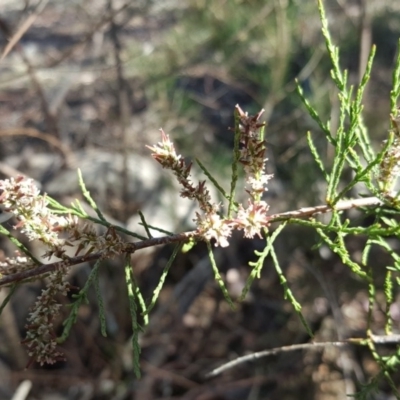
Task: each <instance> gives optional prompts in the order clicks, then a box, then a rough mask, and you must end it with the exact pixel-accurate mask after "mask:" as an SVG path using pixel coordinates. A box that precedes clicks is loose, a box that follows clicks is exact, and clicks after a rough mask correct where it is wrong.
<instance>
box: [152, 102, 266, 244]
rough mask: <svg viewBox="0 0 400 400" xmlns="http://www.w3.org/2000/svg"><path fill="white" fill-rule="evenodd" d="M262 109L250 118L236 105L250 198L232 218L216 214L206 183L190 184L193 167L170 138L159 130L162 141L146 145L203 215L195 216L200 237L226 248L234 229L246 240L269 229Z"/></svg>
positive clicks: (241, 150)
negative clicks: (261, 119)
mask: <svg viewBox="0 0 400 400" xmlns="http://www.w3.org/2000/svg"><path fill="white" fill-rule="evenodd" d="M263 111H264V110H261V111H260V112H259V113H258V114H256V115H254V116H249V115H248V114H247V113H244V112H243V110H242V109H241V108H240V107H239V106H236V112H237V114H238V118H239V122H240V124H239V128H238V129H239V134H240V143H241V146H242V147H241V149H240V158H239V162H240V163H241V164H242V166H243V169H244V171H245V175H246V192H247V193H248V195H249V199H248V204H247V207H244V206H243V205H241V204H240V205H239V209H238V212H237V215H236V217H235V218H230V219H228V218H224V217H222V216H221V215H220V214H219V212H220V209H221V206H220V204H215V203H213V202H212V201H211V197H210V193H209V191H208V189H207V188H206V182H205V181H202V182H199V183H198V184H197V185H194V184H193V183H192V182H191V177H190V170H191V166H192V164H189V165H186V163H185V161H184V160H183V158H182V156H181V155H178V154H177V153H176V150H175V147H174V145H173V143H172V142H171V140H170V138H169V136H168V135H167V134H165V132H164V131H163V130H161V134H162V141H161V142H159V143H158V144H157V145H155V146H152V147H150V146H148V147H149V149H150V150H151V151H152V152H153V154H152V156H153V158H154V159H155V160H156V161H158V162H159V163H160V164H161V165H162V167H163V168H166V169H170V170H172V171H173V173H174V175H175V176H176V177H177V179H178V182H179V183H180V184H181V186H182V190H181V196H182V197H186V198H189V199H192V200H196V201H197V202H198V205H199V208H200V210H201V211H202V214H200V213H196V218H195V222H196V225H197V231H198V234H199V236H201V237H203V238H204V239H206V240H208V241H209V240H211V239H214V240H215V245H216V246H221V247H226V246H228V245H229V242H228V238H229V237H230V236H231V234H232V231H233V230H234V229H239V230H243V231H244V235H245V237H248V238H253V237H254V236H256V235H258V236H261V231H262V230H263V229H266V228H267V227H268V223H269V218H268V215H267V212H268V209H269V206H268V204H267V203H266V202H265V201H262V200H261V198H262V194H263V193H264V192H265V191H266V190H267V183H268V181H269V180H270V179H271V178H272V175H267V174H266V173H265V161H266V159H265V158H264V155H265V150H266V148H265V143H264V140H263V139H262V138H261V135H260V129H261V128H263V126H264V123H260V122H259V119H260V117H261V115H262V113H263Z"/></svg>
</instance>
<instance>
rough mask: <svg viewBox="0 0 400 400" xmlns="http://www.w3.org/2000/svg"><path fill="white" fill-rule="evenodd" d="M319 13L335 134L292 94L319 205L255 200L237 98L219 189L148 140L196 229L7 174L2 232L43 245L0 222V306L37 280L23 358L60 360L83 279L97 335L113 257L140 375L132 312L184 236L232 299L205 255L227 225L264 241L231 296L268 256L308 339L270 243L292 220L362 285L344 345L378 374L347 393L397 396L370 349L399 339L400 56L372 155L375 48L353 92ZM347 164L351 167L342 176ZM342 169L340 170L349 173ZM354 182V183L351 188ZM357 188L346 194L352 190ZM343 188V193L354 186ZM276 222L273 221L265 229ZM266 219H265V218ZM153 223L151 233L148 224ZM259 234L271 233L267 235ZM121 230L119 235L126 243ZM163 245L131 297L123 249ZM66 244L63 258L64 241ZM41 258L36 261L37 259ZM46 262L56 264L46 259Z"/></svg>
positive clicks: (261, 172)
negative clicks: (138, 228)
mask: <svg viewBox="0 0 400 400" xmlns="http://www.w3.org/2000/svg"><path fill="white" fill-rule="evenodd" d="M319 11H320V16H321V21H322V33H323V35H324V38H325V41H326V47H327V50H328V53H329V56H330V59H331V63H332V71H331V77H332V80H333V82H334V84H335V86H336V89H337V93H338V98H339V102H340V118H339V126H338V128H337V130H336V132H331V127H330V125H329V122H325V121H324V120H323V119H322V117H321V116H320V115H319V113H318V111H317V110H316V108H314V107H313V106H312V105H311V104H310V102H309V101H308V100H307V99H306V98H305V96H304V93H303V91H302V88H301V86H300V84H298V85H297V91H298V94H299V96H300V98H301V99H302V101H303V103H304V105H305V107H306V109H307V110H308V112H309V114H310V116H311V117H312V118H313V119H314V120H315V121H316V123H317V124H318V126H319V128H320V129H321V131H322V132H323V134H324V135H325V138H326V139H327V141H328V143H329V145H330V146H332V148H333V150H334V155H335V156H334V158H333V161H332V163H331V164H328V162H326V161H325V160H324V159H323V157H322V156H321V155H320V154H319V152H318V150H317V147H316V145H315V144H314V141H313V138H312V135H311V133H310V132H308V134H307V138H308V144H309V147H310V150H311V154H312V156H313V158H314V160H315V163H316V166H317V167H318V168H319V170H320V171H321V177H322V178H323V179H324V180H325V181H326V196H325V197H326V204H323V205H318V206H311V207H306V208H301V209H299V210H294V211H288V212H283V213H280V214H273V213H270V212H269V205H268V203H267V202H266V201H265V199H264V198H265V197H264V196H263V195H264V193H265V192H266V191H267V185H268V182H269V181H270V180H271V179H273V176H272V175H269V174H267V173H266V172H265V163H266V161H267V159H266V158H265V151H266V146H265V140H264V128H265V127H264V123H263V122H261V116H262V113H263V110H261V111H260V112H258V113H257V114H255V115H248V113H247V112H244V111H243V110H242V109H241V108H240V107H239V106H236V108H235V112H234V120H235V126H234V128H233V134H234V138H235V140H234V149H233V155H232V175H231V182H230V189H229V190H225V189H224V188H223V187H222V185H221V184H220V183H219V182H218V181H217V179H216V178H215V177H214V176H213V174H212V172H210V171H209V170H208V169H207V168H206V167H205V166H204V165H203V164H202V163H201V162H200V161H199V160H196V161H197V164H198V165H199V167H200V168H201V169H202V171H203V172H204V173H205V175H206V176H207V178H208V179H207V181H206V180H205V181H201V182H194V181H193V178H192V177H191V168H192V164H187V163H186V162H185V160H184V159H183V157H182V156H181V155H180V154H178V153H177V152H176V149H175V146H174V144H173V142H172V141H171V139H170V137H169V135H167V134H166V133H165V132H164V131H163V130H161V141H160V142H159V143H158V144H156V145H153V146H149V149H150V150H151V152H152V157H153V158H154V159H155V160H156V161H157V162H158V163H160V164H161V166H162V167H163V168H164V169H167V170H170V171H171V172H172V174H173V175H175V177H176V179H177V180H178V182H179V184H180V185H181V192H180V195H181V196H182V197H184V198H187V199H189V200H191V201H195V202H196V203H197V205H198V211H197V213H196V217H195V219H194V222H195V224H196V229H195V230H193V231H189V232H182V233H177V234H172V233H171V234H168V233H167V234H166V235H165V236H162V237H157V238H154V237H152V235H151V230H152V229H156V230H157V228H156V227H151V226H149V225H148V224H147V223H146V220H145V216H144V215H142V214H140V215H141V219H142V223H143V225H144V227H145V229H146V232H147V237H146V236H142V235H139V234H138V233H136V232H131V231H128V230H126V229H124V228H122V227H120V226H116V225H113V224H111V223H110V222H108V221H107V219H106V218H105V217H104V215H103V214H102V212H101V211H100V210H99V208H98V207H97V205H96V203H95V201H94V200H93V199H92V197H91V195H90V193H89V192H88V190H87V189H86V187H85V184H84V181H83V178H82V176H81V174H80V173H79V181H80V185H81V190H82V193H83V196H84V198H85V200H86V201H87V202H88V203H89V205H90V206H91V207H92V209H93V210H94V211H95V214H96V216H95V217H94V216H91V215H89V214H88V213H87V212H86V211H85V210H84V208H83V207H82V205H81V204H80V202H79V201H77V200H76V201H74V202H73V203H72V204H71V205H70V206H69V207H66V206H63V205H62V204H60V203H58V202H57V201H55V200H54V199H52V198H51V197H49V196H47V195H46V194H41V193H40V192H39V190H38V188H37V187H36V186H35V185H34V183H33V181H32V180H31V179H27V178H23V177H16V178H11V179H6V180H2V181H0V205H1V206H2V208H3V209H4V210H5V211H6V212H9V213H12V214H13V215H14V216H15V221H16V223H15V225H14V227H13V228H14V230H16V231H19V232H20V233H22V234H24V235H25V236H26V237H27V238H28V239H29V240H32V241H33V240H35V241H40V242H41V243H42V245H44V246H45V248H46V250H45V252H44V254H43V256H42V258H41V259H38V258H36V257H34V256H33V254H31V252H30V251H29V249H28V248H27V247H25V246H24V245H23V244H22V243H21V242H20V241H19V240H18V239H17V238H16V235H15V233H13V232H11V231H8V230H7V229H6V228H5V227H4V226H1V225H0V233H1V234H2V235H4V236H5V237H7V238H8V239H9V240H11V241H12V242H13V243H14V244H15V246H16V247H17V251H16V254H15V256H14V257H9V258H6V259H5V260H3V261H1V263H0V287H5V286H6V287H9V288H10V291H9V295H8V296H7V297H6V299H5V301H4V302H3V304H2V305H1V307H0V312H1V311H2V310H3V308H4V307H5V305H6V304H7V302H8V301H9V300H10V298H11V295H12V293H13V292H14V291H15V289H16V287H17V286H18V285H21V284H23V283H24V282H26V281H30V280H32V279H38V278H43V277H46V278H47V279H46V288H45V289H44V290H43V291H42V293H41V294H40V296H39V297H38V299H37V300H36V302H35V304H34V305H33V307H32V309H31V310H30V314H29V317H28V321H27V325H26V332H27V333H26V338H25V340H24V344H25V346H26V348H27V351H28V354H29V356H30V360H31V361H30V362H35V361H36V362H38V363H39V364H41V365H43V364H45V363H54V362H56V361H57V360H60V359H62V358H63V357H64V356H63V354H62V351H61V349H60V345H61V344H62V343H63V341H65V340H66V338H67V337H68V335H69V332H70V330H71V328H72V326H73V324H74V323H75V321H76V318H77V314H78V309H79V307H80V305H81V304H83V303H84V302H86V301H87V292H88V290H89V288H90V287H91V286H92V285H93V286H94V288H95V291H96V294H97V298H98V303H99V318H100V322H101V331H102V333H103V335H106V326H105V314H104V306H103V300H102V297H101V292H100V289H99V283H98V271H99V268H100V267H101V264H102V261H104V260H105V259H109V258H112V257H121V256H122V257H123V258H124V260H125V277H126V285H127V294H128V297H129V305H130V312H131V317H132V330H133V336H132V342H133V349H134V369H135V373H136V374H137V376H140V367H139V365H140V357H139V356H140V346H139V341H138V338H139V334H140V332H141V330H142V326H141V324H139V322H138V320H139V316H140V317H141V318H142V320H143V324H144V325H146V324H147V323H148V317H149V313H150V311H151V309H152V308H153V307H154V305H155V303H156V301H157V298H158V295H159V293H160V291H161V289H162V286H163V283H164V281H165V278H166V276H167V274H168V271H169V270H170V268H171V266H172V265H173V262H174V259H175V257H176V255H177V254H178V253H179V251H181V249H182V246H183V245H184V244H190V245H194V244H195V242H196V241H205V242H206V243H207V246H208V252H209V257H210V261H211V265H212V268H213V271H214V276H215V279H216V281H217V282H218V285H219V286H220V288H221V290H222V292H223V294H224V296H225V298H226V300H227V301H228V302H229V304H230V305H231V306H232V307H234V302H233V300H232V299H231V298H230V296H229V293H228V291H227V289H226V287H225V284H224V280H223V277H222V276H221V274H220V273H219V269H218V266H217V265H216V262H215V260H214V256H213V246H220V247H227V246H229V238H230V236H231V234H232V232H233V231H235V230H238V231H242V232H243V235H244V236H245V237H246V238H254V237H256V236H257V237H259V238H265V241H266V243H265V248H264V249H263V250H262V251H256V252H255V255H256V257H257V260H256V261H255V262H251V263H249V267H250V268H249V269H250V273H249V277H248V279H247V282H246V285H245V287H244V289H243V292H242V294H241V296H240V298H239V301H240V300H243V299H244V297H245V296H246V294H247V292H248V291H249V289H250V286H251V283H252V282H253V281H254V279H257V278H259V277H260V274H261V270H262V268H263V265H264V261H265V259H266V258H267V257H268V256H271V258H272V261H273V264H274V266H275V269H276V271H277V273H278V275H279V277H280V282H281V284H282V287H283V292H284V295H285V298H287V299H288V300H289V301H290V302H291V304H292V305H293V307H294V310H295V311H296V312H297V313H298V315H299V317H300V319H301V321H302V323H303V325H304V327H305V329H306V331H307V332H308V334H309V335H310V337H311V338H312V337H313V332H312V330H311V329H310V327H309V326H308V324H307V321H306V319H305V317H304V316H303V315H302V312H301V305H300V304H299V303H298V302H297V301H296V299H295V297H294V295H293V293H292V292H291V290H290V288H289V286H288V283H287V280H286V278H285V275H284V273H283V271H282V269H281V267H280V263H279V259H278V256H277V254H276V252H275V250H274V241H275V239H276V238H277V237H278V236H279V235H281V234H283V231H284V228H285V227H286V226H287V225H288V224H298V225H302V226H306V227H308V228H309V229H310V230H314V231H315V232H317V233H318V235H319V236H320V239H321V241H320V244H322V243H325V244H326V245H327V246H328V247H329V248H330V249H331V250H332V251H333V252H334V253H336V254H337V255H338V257H339V258H340V259H341V262H342V263H343V265H345V266H346V267H347V268H349V270H350V271H351V273H352V274H354V275H355V276H356V277H358V279H359V280H361V281H363V282H364V283H365V285H366V287H367V288H368V293H369V312H368V321H367V329H366V332H365V337H361V338H350V339H347V340H346V342H345V343H352V344H357V345H360V346H366V347H367V348H368V349H369V351H370V352H371V354H372V356H373V357H374V359H375V361H376V362H377V364H378V365H379V367H380V373H379V374H378V375H377V376H375V377H374V378H373V379H372V380H371V382H370V383H368V384H367V385H366V386H365V387H364V388H363V389H362V391H361V392H360V393H359V394H358V397H359V398H365V396H366V393H368V392H370V391H371V390H373V389H374V388H376V387H377V385H378V384H379V382H380V380H381V379H385V380H386V381H387V382H388V383H389V385H390V386H391V388H392V390H393V393H394V395H395V396H396V397H397V398H399V399H400V394H399V392H398V389H397V388H396V384H395V382H394V381H393V378H392V373H393V372H394V371H395V370H396V369H397V368H398V367H399V363H400V362H399V359H400V350H399V349H397V350H395V351H393V353H392V354H391V355H389V356H385V357H382V356H381V355H380V354H379V352H378V351H377V349H376V344H377V343H382V342H393V341H395V342H396V341H397V342H398V341H399V340H398V335H394V334H393V332H392V316H391V314H390V306H391V305H392V304H393V302H394V296H393V293H394V291H395V290H398V287H399V286H400V278H399V276H400V275H399V272H400V256H399V255H398V254H397V253H396V247H395V246H396V245H397V246H398V243H397V244H396V245H395V244H393V241H391V242H390V243H389V242H388V240H387V239H388V238H389V237H390V238H391V239H393V238H396V239H397V240H398V239H399V236H400V226H399V224H398V216H399V215H400V201H399V193H398V192H396V191H395V184H396V180H397V177H398V173H399V169H400V127H399V125H400V112H399V109H398V108H397V101H398V97H399V95H400V56H398V57H397V60H396V65H395V67H394V71H393V88H392V91H391V92H390V104H391V112H390V116H389V118H388V121H389V124H390V128H389V133H388V138H387V140H386V141H385V143H384V145H383V147H382V148H381V149H380V151H378V152H377V153H376V152H375V151H374V149H373V146H372V144H371V140H370V137H369V135H368V131H367V128H366V126H365V125H364V122H363V117H362V109H363V105H362V98H363V93H364V90H365V87H366V85H367V83H368V80H369V78H370V75H371V68H372V62H373V58H374V55H375V48H374V47H373V48H372V50H371V53H370V56H369V60H368V63H367V67H366V71H365V73H364V76H363V77H362V80H361V82H360V84H359V85H358V87H357V88H355V87H353V86H351V85H349V83H348V76H347V72H346V71H342V70H341V68H340V64H339V51H338V48H337V47H336V46H335V45H334V44H333V41H332V39H331V37H330V34H329V30H328V25H327V19H326V16H325V12H324V8H323V5H322V2H321V1H319ZM240 168H241V169H242V170H243V171H244V176H245V183H246V186H245V190H246V194H247V200H246V202H245V203H244V204H241V203H238V202H237V201H236V198H237V196H236V186H237V182H238V179H239V178H238V177H239V169H240ZM349 170H350V171H351V172H352V174H349V173H348V172H349ZM349 176H350V178H349ZM210 185H214V186H215V187H216V188H217V190H218V191H219V192H220V193H221V194H222V196H223V198H224V199H225V202H224V203H223V204H222V203H215V202H214V201H213V199H212V198H211V195H210V191H209V187H210ZM360 188H363V189H360ZM356 190H357V192H355V191H356ZM354 193H355V194H354ZM351 208H357V209H359V211H360V213H365V214H367V213H368V214H369V215H370V214H372V215H373V216H374V221H373V222H372V223H370V225H369V226H357V225H356V223H355V221H349V220H347V219H345V218H344V215H343V211H344V210H348V209H351ZM322 213H329V215H330V220H329V221H327V222H323V221H321V220H319V219H318V215H319V214H322ZM276 224H277V225H278V226H277V227H275V226H276ZM96 225H102V226H103V227H105V229H104V231H105V232H104V233H99V231H98V230H97V229H96ZM273 225H274V226H273ZM159 231H161V230H159ZM270 232H271V233H270ZM349 236H361V237H365V238H366V243H365V245H364V247H363V248H362V249H361V250H362V259H361V261H356V260H355V259H354V258H353V257H352V254H351V252H350V250H349V249H348V248H347V246H346V241H345V238H346V237H349ZM125 237H131V238H132V241H128V240H126V239H125ZM169 243H175V244H176V246H175V249H174V251H173V253H172V255H171V257H170V259H169V261H168V262H167V264H166V266H165V268H164V270H163V272H162V274H161V276H160V279H159V284H158V285H157V287H156V288H155V289H154V293H153V296H152V298H151V299H150V301H149V302H146V301H145V300H144V299H143V296H142V295H141V291H140V288H139V287H138V285H137V283H136V281H135V277H134V266H132V265H131V254H132V253H134V252H137V251H140V250H141V249H144V248H146V247H153V246H156V245H162V244H169ZM72 246H73V248H74V249H76V251H75V254H74V255H73V256H71V255H69V252H68V249H69V248H72ZM372 246H379V247H380V248H382V250H383V251H385V252H387V254H388V255H389V256H390V259H391V260H392V263H391V264H390V265H387V266H382V268H385V273H386V279H385V287H384V293H385V297H386V313H385V316H386V325H385V333H384V334H383V335H380V336H379V335H376V334H375V333H374V332H373V322H374V321H373V313H372V311H373V309H374V307H375V304H376V296H375V292H376V287H375V284H374V279H373V275H372V269H371V265H370V251H371V248H372ZM46 259H47V260H48V262H46V263H45V262H44V261H43V260H46ZM54 259H56V261H54ZM82 262H94V266H93V268H92V271H91V273H90V276H89V278H88V280H87V282H86V284H85V285H84V287H83V288H82V289H80V291H79V293H78V294H77V295H74V296H73V298H74V302H73V303H72V305H71V310H70V314H69V317H68V318H67V319H66V320H65V321H64V331H63V333H62V334H61V335H60V336H59V337H57V336H56V334H55V332H54V326H53V324H54V321H55V318H57V316H58V315H59V312H60V309H61V304H60V303H59V302H58V300H57V299H58V298H59V296H60V295H64V296H65V295H66V294H67V293H68V292H69V291H70V290H71V286H70V284H69V283H68V282H67V280H66V273H67V271H68V269H69V268H71V267H72V266H74V265H77V264H79V263H82Z"/></svg>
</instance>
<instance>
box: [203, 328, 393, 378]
mask: <svg viewBox="0 0 400 400" xmlns="http://www.w3.org/2000/svg"><path fill="white" fill-rule="evenodd" d="M370 339H371V340H372V342H373V343H375V344H398V343H400V335H384V336H378V335H371V337H370ZM366 340H367V339H366V338H350V339H347V340H343V341H338V342H316V343H300V344H293V345H289V346H282V347H275V348H273V349H270V350H264V351H258V352H256V353H252V354H248V355H246V356H243V357H238V358H236V359H235V360H232V361H229V362H227V363H226V364H223V365H221V366H220V367H218V368H215V369H214V370H212V371H211V372H209V373H208V374H207V375H206V378H212V377H215V376H217V375H219V374H221V373H222V372H225V371H227V370H229V369H231V368H234V367H237V366H238V365H240V364H243V363H245V362H248V361H255V360H258V359H260V358H263V357H269V356H274V355H276V354H280V353H287V352H289V351H296V350H312V349H317V348H325V347H328V346H335V347H343V346H348V345H350V344H358V345H360V344H365V341H366Z"/></svg>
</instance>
